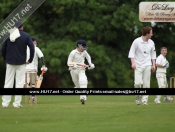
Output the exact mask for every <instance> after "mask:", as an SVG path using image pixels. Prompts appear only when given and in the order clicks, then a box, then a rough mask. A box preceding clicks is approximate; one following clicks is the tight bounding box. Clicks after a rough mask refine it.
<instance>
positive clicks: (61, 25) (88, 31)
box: [0, 0, 175, 88]
mask: <svg viewBox="0 0 175 132" xmlns="http://www.w3.org/2000/svg"><path fill="white" fill-rule="evenodd" d="M164 1H165V0H164ZM168 1H169V0H168ZM21 2H22V0H16V1H15V2H12V1H10V0H8V1H7V0H2V2H1V3H0V10H1V16H0V20H1V21H3V20H4V19H5V18H6V17H7V16H8V15H9V14H10V13H11V12H12V11H13V10H14V9H15V8H16V7H17V6H18V5H19V4H20V3H21ZM140 2H141V1H139V0H133V1H126V0H122V1H119V0H52V1H48V0H46V1H45V2H44V3H43V4H42V5H41V6H40V7H39V8H38V9H37V10H36V11H35V12H34V13H33V14H32V15H31V16H30V17H29V18H28V19H27V20H26V21H25V22H24V25H25V29H24V30H25V31H26V32H28V33H29V34H30V35H31V36H35V37H37V38H38V39H39V42H38V46H39V47H40V48H41V49H42V51H43V53H44V55H45V62H46V64H47V67H48V69H49V70H48V72H47V73H46V74H45V75H44V81H43V84H42V87H56V88H65V87H69V88H73V87H74V85H73V83H72V81H71V78H70V73H69V71H68V67H67V64H66V63H67V57H68V55H69V53H70V51H71V50H72V49H74V48H75V47H76V41H77V40H78V39H85V40H86V41H87V43H88V46H89V48H88V52H89V54H90V55H91V57H92V62H93V63H94V64H95V66H96V68H95V69H94V70H91V71H90V70H88V71H87V76H88V80H89V85H88V87H94V88H95V87H109V88H111V87H113V88H119V87H120V88H125V87H133V78H134V77H133V75H134V73H133V70H131V68H130V60H129V59H128V52H129V49H130V46H131V44H132V42H133V40H134V39H135V38H136V37H139V36H141V28H142V27H143V26H146V25H148V26H152V25H151V23H145V22H144V23H143V22H140V21H139V3H140ZM152 27H153V33H154V36H153V37H152V39H153V40H154V42H155V44H156V49H157V51H156V52H157V55H159V53H160V52H159V51H160V50H159V49H160V47H162V46H166V47H167V48H168V55H167V58H168V60H169V63H170V68H169V69H168V73H167V77H168V80H169V77H170V76H173V74H174V72H173V66H174V65H175V62H174V61H173V58H174V56H175V55H174V49H175V47H174V46H173V44H174V39H175V38H174V34H175V32H174V30H173V29H174V27H175V25H174V23H170V22H167V23H156V25H155V26H152ZM40 66H41V65H40V64H39V67H40ZM0 67H1V70H0V73H1V76H0V80H1V81H0V86H1V87H3V85H4V77H5V69H6V67H5V62H4V60H3V58H2V56H1V55H0ZM151 87H157V82H156V78H155V73H153V74H152V79H151Z"/></svg>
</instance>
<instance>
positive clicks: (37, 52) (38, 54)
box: [26, 37, 47, 102]
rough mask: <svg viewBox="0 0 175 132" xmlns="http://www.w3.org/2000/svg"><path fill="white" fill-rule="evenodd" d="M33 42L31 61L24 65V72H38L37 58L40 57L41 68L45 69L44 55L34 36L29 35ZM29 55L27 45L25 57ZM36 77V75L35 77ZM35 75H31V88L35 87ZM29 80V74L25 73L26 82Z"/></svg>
mask: <svg viewBox="0 0 175 132" xmlns="http://www.w3.org/2000/svg"><path fill="white" fill-rule="evenodd" d="M31 39H32V41H33V44H34V46H35V53H34V57H33V61H32V62H31V63H29V64H27V65H26V72H38V58H40V59H41V62H42V68H41V70H45V71H47V67H46V66H45V63H44V55H43V53H42V51H41V50H40V49H39V48H38V47H37V39H36V38H34V37H31ZM29 56H30V52H29V48H28V47H27V59H28V57H29ZM36 78H37V77H36ZM34 79H35V77H32V88H35V80H34ZM29 82H30V77H29V74H27V83H28V85H29ZM34 97H35V96H34V95H32V101H33V102H34Z"/></svg>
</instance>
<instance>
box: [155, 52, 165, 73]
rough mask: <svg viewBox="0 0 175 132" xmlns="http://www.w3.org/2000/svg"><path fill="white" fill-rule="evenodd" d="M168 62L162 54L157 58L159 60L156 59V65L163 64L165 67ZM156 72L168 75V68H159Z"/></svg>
mask: <svg viewBox="0 0 175 132" xmlns="http://www.w3.org/2000/svg"><path fill="white" fill-rule="evenodd" d="M166 61H167V60H166V57H164V56H163V55H162V54H160V55H159V56H158V57H157V59H156V64H161V65H163V64H165V62H166ZM156 72H163V73H166V68H164V67H157V70H156Z"/></svg>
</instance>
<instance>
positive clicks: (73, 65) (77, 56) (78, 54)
mask: <svg viewBox="0 0 175 132" xmlns="http://www.w3.org/2000/svg"><path fill="white" fill-rule="evenodd" d="M86 50H87V44H86V41H85V40H78V42H77V48H76V49H74V50H72V51H71V52H70V54H69V57H68V60H67V64H68V66H69V70H70V74H71V77H72V81H73V83H74V85H75V86H76V87H75V88H87V84H88V80H87V77H86V74H85V70H86V69H85V68H86V65H85V58H86V59H87V61H88V63H89V66H90V69H93V68H95V66H94V64H92V63H91V57H90V55H89V54H88V53H87V51H86ZM86 99H87V97H86V95H80V101H81V103H82V104H85V100H86Z"/></svg>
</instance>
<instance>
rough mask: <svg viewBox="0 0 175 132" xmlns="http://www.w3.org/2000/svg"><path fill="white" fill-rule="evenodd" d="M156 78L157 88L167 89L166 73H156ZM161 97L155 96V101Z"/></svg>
mask: <svg viewBox="0 0 175 132" xmlns="http://www.w3.org/2000/svg"><path fill="white" fill-rule="evenodd" d="M156 78H157V83H158V86H159V88H168V83H167V78H166V73H161V72H156ZM160 98H161V95H157V96H156V100H157V101H160Z"/></svg>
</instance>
